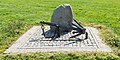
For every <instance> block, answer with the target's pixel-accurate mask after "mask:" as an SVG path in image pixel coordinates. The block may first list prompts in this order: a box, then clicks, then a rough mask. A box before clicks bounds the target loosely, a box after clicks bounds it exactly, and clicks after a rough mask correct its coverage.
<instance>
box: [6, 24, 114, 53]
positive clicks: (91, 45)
mask: <svg viewBox="0 0 120 60" xmlns="http://www.w3.org/2000/svg"><path fill="white" fill-rule="evenodd" d="M85 28H86V29H87V30H86V31H87V32H88V39H84V38H85V37H84V36H85V35H84V34H83V35H80V36H77V37H75V38H69V37H70V36H74V35H76V34H73V33H72V32H69V33H66V34H62V36H61V37H60V38H56V39H54V40H52V39H51V38H45V37H44V36H43V35H42V30H41V26H33V27H32V28H31V29H30V30H28V31H27V32H26V33H25V34H23V35H22V36H21V37H20V38H19V39H18V40H17V41H16V42H15V43H14V44H13V45H12V46H11V47H9V48H8V49H7V50H6V51H4V53H11V52H59V51H102V52H112V49H111V48H110V47H109V46H107V45H106V44H105V43H104V42H103V41H102V40H101V39H100V37H99V34H98V31H97V29H96V28H92V27H85ZM49 29H50V28H49V26H45V31H48V30H49ZM46 35H51V34H50V33H47V34H46ZM79 39H80V40H79Z"/></svg>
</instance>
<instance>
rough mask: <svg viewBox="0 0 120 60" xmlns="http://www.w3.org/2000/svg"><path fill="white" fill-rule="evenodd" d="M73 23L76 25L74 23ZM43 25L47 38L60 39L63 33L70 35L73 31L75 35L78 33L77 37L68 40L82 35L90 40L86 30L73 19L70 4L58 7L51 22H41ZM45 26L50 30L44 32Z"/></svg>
mask: <svg viewBox="0 0 120 60" xmlns="http://www.w3.org/2000/svg"><path fill="white" fill-rule="evenodd" d="M73 21H74V22H75V23H76V24H75V23H73ZM40 23H41V24H42V30H43V35H44V37H46V38H58V37H60V36H61V35H63V33H65V34H66V33H68V32H71V31H74V32H72V33H73V34H74V33H78V34H77V35H75V36H71V37H68V38H75V37H76V36H79V35H81V34H85V39H87V38H88V33H87V32H86V29H85V28H84V27H83V26H82V25H80V24H79V23H78V22H77V21H76V20H75V19H73V14H72V8H71V6H70V5H69V4H63V5H60V6H58V7H57V8H56V9H55V10H54V12H53V15H52V17H51V22H43V21H42V22H40ZM43 24H47V25H49V26H50V30H49V31H47V32H44V28H43Z"/></svg>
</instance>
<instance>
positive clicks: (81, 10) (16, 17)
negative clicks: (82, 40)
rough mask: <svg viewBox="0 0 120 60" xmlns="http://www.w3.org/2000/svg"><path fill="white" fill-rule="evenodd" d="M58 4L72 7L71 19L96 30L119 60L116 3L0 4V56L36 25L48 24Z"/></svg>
mask: <svg viewBox="0 0 120 60" xmlns="http://www.w3.org/2000/svg"><path fill="white" fill-rule="evenodd" d="M60 4H71V6H72V10H73V14H74V18H75V19H76V20H77V21H79V22H81V23H82V24H83V25H86V26H92V27H96V28H98V29H99V32H100V35H101V37H102V39H103V41H105V42H106V43H107V44H108V45H110V46H111V47H112V48H113V50H114V51H115V54H118V56H119V51H120V1H119V0H90V1H89V0H80V1H78V0H70V1H69V0H60V1H59V0H0V53H2V52H3V51H4V50H5V49H7V48H8V47H9V46H10V45H11V44H12V43H13V42H14V41H15V40H16V39H17V38H18V37H19V36H20V35H22V34H23V33H24V32H25V31H26V30H28V29H29V28H30V27H32V26H33V25H39V24H38V23H39V21H43V20H44V21H50V18H51V15H52V13H53V11H54V9H55V7H56V6H58V5H60ZM31 54H32V53H31ZM33 54H34V53H33ZM40 54H41V53H40ZM3 57H4V56H3Z"/></svg>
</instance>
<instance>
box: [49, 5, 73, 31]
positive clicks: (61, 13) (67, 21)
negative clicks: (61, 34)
mask: <svg viewBox="0 0 120 60" xmlns="http://www.w3.org/2000/svg"><path fill="white" fill-rule="evenodd" d="M72 21H73V14H72V8H71V6H70V5H69V4H63V5H60V6H58V7H57V8H56V9H55V10H54V12H53V15H52V17H51V22H52V23H55V24H58V25H59V26H62V27H65V28H60V31H68V30H69V28H71V27H72ZM50 28H51V30H52V31H54V30H55V27H54V26H50ZM69 31H70V30H69Z"/></svg>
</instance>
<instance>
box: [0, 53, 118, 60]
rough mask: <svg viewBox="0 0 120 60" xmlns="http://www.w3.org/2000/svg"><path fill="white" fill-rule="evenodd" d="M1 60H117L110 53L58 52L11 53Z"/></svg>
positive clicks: (0, 57)
mask: <svg viewBox="0 0 120 60" xmlns="http://www.w3.org/2000/svg"><path fill="white" fill-rule="evenodd" d="M0 59H1V60H16V59H19V60H119V59H120V57H118V56H116V55H115V54H112V53H103V52H66V53H63V52H58V53H43V52H42V53H41V52H39V53H37V52H36V53H22V54H21V53H17V54H16V53H11V54H6V55H0Z"/></svg>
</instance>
